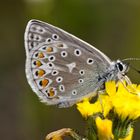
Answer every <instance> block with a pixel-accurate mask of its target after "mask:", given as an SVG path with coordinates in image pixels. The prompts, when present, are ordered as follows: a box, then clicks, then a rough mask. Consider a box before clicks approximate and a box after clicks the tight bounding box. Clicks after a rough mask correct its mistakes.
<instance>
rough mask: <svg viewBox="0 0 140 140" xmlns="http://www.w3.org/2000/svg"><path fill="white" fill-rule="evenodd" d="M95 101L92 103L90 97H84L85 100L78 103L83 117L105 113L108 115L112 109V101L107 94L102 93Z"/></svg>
mask: <svg viewBox="0 0 140 140" xmlns="http://www.w3.org/2000/svg"><path fill="white" fill-rule="evenodd" d="M99 98H100V99H98V100H97V101H96V102H95V103H90V102H89V100H88V99H84V101H83V102H81V103H78V104H77V109H78V110H79V111H80V113H81V114H82V116H83V117H85V118H87V117H88V116H91V115H94V114H97V113H103V115H104V116H106V115H107V114H108V113H109V111H110V110H111V109H112V103H111V101H110V98H109V97H108V96H107V95H100V97H99Z"/></svg>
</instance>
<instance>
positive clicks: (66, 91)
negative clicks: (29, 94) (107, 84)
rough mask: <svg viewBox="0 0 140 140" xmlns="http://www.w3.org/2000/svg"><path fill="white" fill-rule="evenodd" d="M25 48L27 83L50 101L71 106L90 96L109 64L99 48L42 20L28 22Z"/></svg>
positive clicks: (46, 100)
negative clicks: (100, 75) (99, 75)
mask: <svg viewBox="0 0 140 140" xmlns="http://www.w3.org/2000/svg"><path fill="white" fill-rule="evenodd" d="M25 48H26V55H27V60H26V75H27V79H28V82H29V84H30V85H31V87H32V89H33V90H34V91H35V93H36V94H37V95H38V96H39V97H40V98H41V100H42V101H43V102H45V103H47V104H61V103H62V104H63V103H64V105H66V106H70V105H72V104H74V103H75V102H77V101H80V100H81V99H82V98H83V97H86V96H89V95H90V93H91V92H94V91H96V90H97V83H98V79H97V77H98V74H99V73H102V72H103V71H105V70H106V69H107V67H108V66H109V65H110V60H109V59H108V58H107V57H106V56H105V55H104V54H103V53H101V52H100V51H99V50H97V49H96V48H94V47H92V46H91V45H89V44H87V43H85V42H84V41H82V40H80V39H78V38H77V37H74V36H73V35H70V34H68V33H67V32H65V31H63V30H61V29H59V28H57V27H54V26H52V25H49V24H47V23H44V22H41V21H36V20H32V21H30V22H29V23H28V25H27V28H26V31H25ZM93 83H94V84H93Z"/></svg>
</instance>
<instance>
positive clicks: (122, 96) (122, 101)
mask: <svg viewBox="0 0 140 140" xmlns="http://www.w3.org/2000/svg"><path fill="white" fill-rule="evenodd" d="M130 86H131V89H132V87H133V90H135V91H137V86H136V85H129V86H127V87H124V85H123V84H122V83H119V86H118V91H117V92H116V95H115V96H113V97H112V104H113V106H114V110H115V112H116V113H117V114H118V115H119V116H120V117H121V118H122V119H126V118H127V117H129V119H133V120H134V119H136V118H138V117H140V96H139V95H135V94H132V93H130V92H129V90H130ZM126 88H127V89H126Z"/></svg>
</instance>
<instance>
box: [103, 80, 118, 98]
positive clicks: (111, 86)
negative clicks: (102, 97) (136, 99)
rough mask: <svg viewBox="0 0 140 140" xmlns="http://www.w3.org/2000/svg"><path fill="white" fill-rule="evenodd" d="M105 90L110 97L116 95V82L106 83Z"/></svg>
mask: <svg viewBox="0 0 140 140" xmlns="http://www.w3.org/2000/svg"><path fill="white" fill-rule="evenodd" d="M105 89H106V92H107V93H108V95H109V96H113V95H115V94H116V84H115V81H109V82H106V83H105Z"/></svg>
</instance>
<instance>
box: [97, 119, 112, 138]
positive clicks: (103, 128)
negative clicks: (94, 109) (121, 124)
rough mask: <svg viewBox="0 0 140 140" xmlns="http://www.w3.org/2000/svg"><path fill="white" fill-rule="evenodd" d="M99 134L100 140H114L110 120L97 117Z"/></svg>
mask: <svg viewBox="0 0 140 140" xmlns="http://www.w3.org/2000/svg"><path fill="white" fill-rule="evenodd" d="M95 122H96V126H97V133H98V138H99V140H109V139H113V137H114V136H113V134H112V121H111V120H108V119H104V120H102V119H101V118H100V117H97V118H96V120H95Z"/></svg>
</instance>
